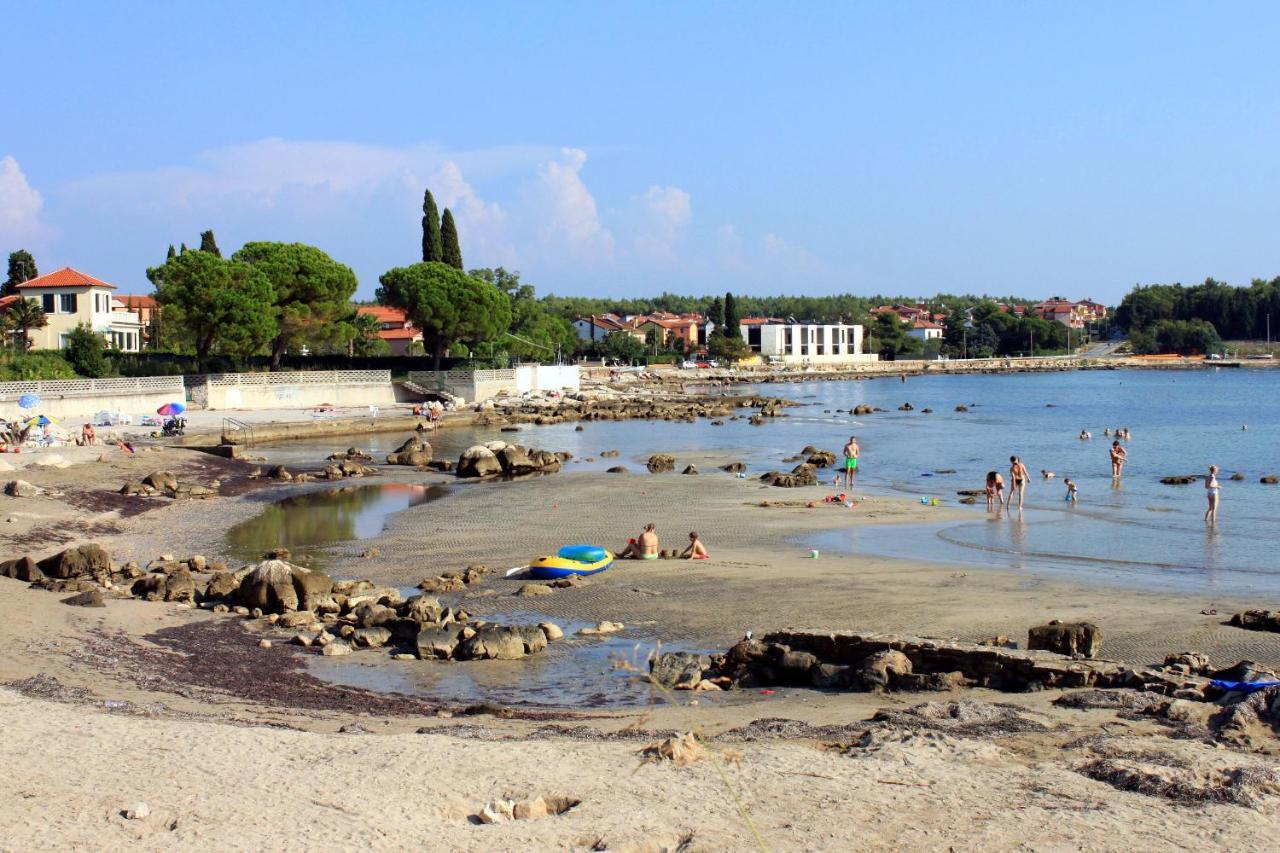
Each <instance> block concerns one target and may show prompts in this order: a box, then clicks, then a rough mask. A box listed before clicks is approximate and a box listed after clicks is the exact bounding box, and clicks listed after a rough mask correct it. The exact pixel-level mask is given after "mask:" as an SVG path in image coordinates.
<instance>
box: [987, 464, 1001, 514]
mask: <svg viewBox="0 0 1280 853" xmlns="http://www.w3.org/2000/svg"><path fill="white" fill-rule="evenodd" d="M1003 503H1004V477H1002V476H1000V472H999V471H988V472H987V512H991V510H993V509H999V508H1000V506H1001V505H1002V504H1003Z"/></svg>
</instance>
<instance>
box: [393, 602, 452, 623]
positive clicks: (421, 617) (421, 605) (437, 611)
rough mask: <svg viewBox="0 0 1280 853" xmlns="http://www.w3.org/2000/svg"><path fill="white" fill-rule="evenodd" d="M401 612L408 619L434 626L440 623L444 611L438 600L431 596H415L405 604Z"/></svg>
mask: <svg viewBox="0 0 1280 853" xmlns="http://www.w3.org/2000/svg"><path fill="white" fill-rule="evenodd" d="M400 612H401V613H402V614H403V615H404V617H405V618H406V619H412V620H413V621H414V622H421V623H422V624H424V625H434V624H435V623H437V622H439V621H440V616H441V615H442V614H443V613H444V609H443V608H441V607H440V599H438V598H434V597H432V596H430V595H413V596H410V597H409V599H408V600H407V601H406V602H405V603H404V606H403V609H402V610H401V611H400Z"/></svg>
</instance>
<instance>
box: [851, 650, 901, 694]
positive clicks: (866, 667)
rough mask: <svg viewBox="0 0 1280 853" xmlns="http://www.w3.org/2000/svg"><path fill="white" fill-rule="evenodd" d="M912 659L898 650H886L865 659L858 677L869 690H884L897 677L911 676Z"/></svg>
mask: <svg viewBox="0 0 1280 853" xmlns="http://www.w3.org/2000/svg"><path fill="white" fill-rule="evenodd" d="M911 669H912V667H911V658H909V657H907V656H906V655H904V654H903V653H902V652H900V651H897V650H896V649H885V650H884V651H882V652H876V653H875V654H873V655H868V656H867V657H865V658H863V660H862V663H860V664H859V665H858V676H859V677H860V678H861V679H862V686H863V687H865V688H866V689H867V690H883V689H887V688H888V687H889V686H890V683H891V682H892V681H893V679H894V678H895V677H900V676H904V675H910V674H911Z"/></svg>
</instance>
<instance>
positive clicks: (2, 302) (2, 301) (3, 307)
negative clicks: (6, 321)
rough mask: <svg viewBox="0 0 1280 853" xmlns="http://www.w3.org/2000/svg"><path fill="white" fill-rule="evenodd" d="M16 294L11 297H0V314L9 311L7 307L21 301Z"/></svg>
mask: <svg viewBox="0 0 1280 853" xmlns="http://www.w3.org/2000/svg"><path fill="white" fill-rule="evenodd" d="M21 298H22V297H21V296H18V295H17V294H16V293H15V294H14V295H13V296H0V313H3V312H5V311H8V310H9V306H10V305H12V304H13V303H15V302H17V301H18V300H19V299H21Z"/></svg>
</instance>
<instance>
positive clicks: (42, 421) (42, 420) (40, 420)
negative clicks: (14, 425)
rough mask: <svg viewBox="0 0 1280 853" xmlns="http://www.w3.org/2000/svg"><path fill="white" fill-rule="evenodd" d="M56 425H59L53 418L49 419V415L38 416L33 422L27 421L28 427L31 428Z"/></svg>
mask: <svg viewBox="0 0 1280 853" xmlns="http://www.w3.org/2000/svg"><path fill="white" fill-rule="evenodd" d="M55 423H57V421H55V420H54V419H53V418H51V417H48V416H47V415H36V416H35V417H34V418H32V419H31V420H29V421H27V426H29V427H33V426H45V425H46V424H55Z"/></svg>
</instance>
